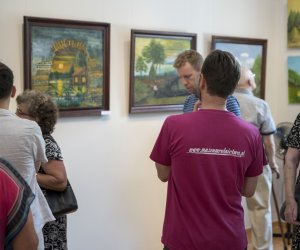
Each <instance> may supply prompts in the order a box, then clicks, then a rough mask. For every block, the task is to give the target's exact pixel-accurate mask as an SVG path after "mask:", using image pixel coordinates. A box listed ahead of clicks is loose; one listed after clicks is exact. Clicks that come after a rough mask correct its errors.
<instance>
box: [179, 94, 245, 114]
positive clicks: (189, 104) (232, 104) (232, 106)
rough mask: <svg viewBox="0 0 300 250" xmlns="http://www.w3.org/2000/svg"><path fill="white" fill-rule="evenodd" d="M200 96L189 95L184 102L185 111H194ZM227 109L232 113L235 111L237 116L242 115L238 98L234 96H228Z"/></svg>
mask: <svg viewBox="0 0 300 250" xmlns="http://www.w3.org/2000/svg"><path fill="white" fill-rule="evenodd" d="M198 100H199V98H198V97H196V95H195V94H191V95H189V96H188V97H187V98H186V99H185V102H184V105H183V113H187V112H192V111H193V110H194V105H195V103H196V101H198ZM226 109H227V110H228V111H230V112H232V113H234V114H235V115H236V116H241V110H240V105H239V102H238V100H237V99H236V98H235V97H234V96H233V95H230V96H228V97H227V101H226Z"/></svg>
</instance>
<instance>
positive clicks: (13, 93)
mask: <svg viewBox="0 0 300 250" xmlns="http://www.w3.org/2000/svg"><path fill="white" fill-rule="evenodd" d="M16 93H17V89H16V87H15V86H13V87H12V90H11V94H10V97H15V95H16Z"/></svg>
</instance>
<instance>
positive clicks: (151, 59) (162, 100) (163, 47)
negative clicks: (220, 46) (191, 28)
mask: <svg viewBox="0 0 300 250" xmlns="http://www.w3.org/2000/svg"><path fill="white" fill-rule="evenodd" d="M195 47H196V35H194V34H187V33H172V34H171V33H157V32H156V33H155V34H153V32H150V31H149V32H147V31H142V32H140V31H132V44H131V72H130V74H131V91H130V112H131V113H135V112H152V111H162V110H179V109H180V108H181V107H182V105H183V102H184V99H185V97H186V95H187V94H188V93H187V91H186V90H185V88H184V86H182V85H181V84H180V81H179V78H178V76H177V73H176V70H175V69H174V67H173V63H174V61H175V59H176V57H177V55H178V54H179V53H180V52H182V51H184V50H188V49H195Z"/></svg>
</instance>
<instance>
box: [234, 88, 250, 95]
mask: <svg viewBox="0 0 300 250" xmlns="http://www.w3.org/2000/svg"><path fill="white" fill-rule="evenodd" d="M235 92H237V93H241V94H247V95H253V92H252V91H251V90H248V89H236V90H235Z"/></svg>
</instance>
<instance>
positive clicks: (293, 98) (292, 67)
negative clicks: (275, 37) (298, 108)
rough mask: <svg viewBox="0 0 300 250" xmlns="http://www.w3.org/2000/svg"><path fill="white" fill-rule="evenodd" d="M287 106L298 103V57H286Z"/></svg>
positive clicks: (299, 58)
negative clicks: (287, 75)
mask: <svg viewBox="0 0 300 250" xmlns="http://www.w3.org/2000/svg"><path fill="white" fill-rule="evenodd" d="M288 71H289V72H288V74H289V77H288V78H289V79H288V85H289V104H298V103H300V56H289V57H288Z"/></svg>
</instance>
